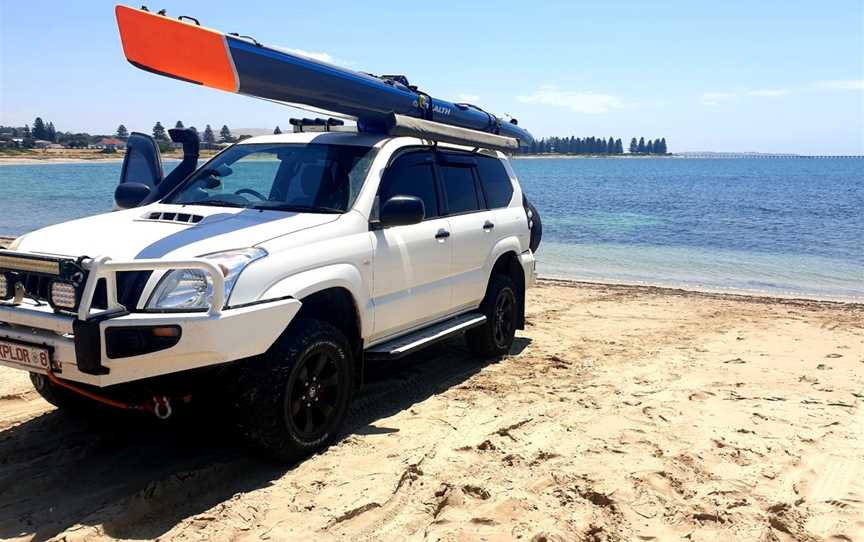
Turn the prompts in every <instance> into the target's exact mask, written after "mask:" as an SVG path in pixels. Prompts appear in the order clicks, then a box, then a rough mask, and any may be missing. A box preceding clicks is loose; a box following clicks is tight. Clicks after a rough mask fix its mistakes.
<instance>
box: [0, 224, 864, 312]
mask: <svg viewBox="0 0 864 542" xmlns="http://www.w3.org/2000/svg"><path fill="white" fill-rule="evenodd" d="M14 239H15V237H10V236H8V235H0V248H4V247H6V246H7V245H8V244H9V243H11V242H12V241H13V240H14ZM537 280H538V282H540V283H541V285H547V286H561V287H568V288H583V289H607V290H620V291H622V292H628V293H639V294H655V295H666V296H675V297H682V296H684V297H686V296H698V297H701V298H706V299H715V300H721V301H751V302H754V303H783V304H788V305H798V306H814V305H825V306H831V307H850V308H860V307H864V299H857V298H820V297H806V296H801V295H799V294H793V293H790V294H778V293H770V292H749V291H735V290H730V291H723V290H718V289H712V288H699V287H698V286H692V287H688V286H683V285H682V286H670V285H664V284H648V283H636V282H616V281H612V280H610V281H592V280H585V279H575V278H567V277H561V276H551V275H543V274H541V275H538V277H537Z"/></svg>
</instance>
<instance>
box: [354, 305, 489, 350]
mask: <svg viewBox="0 0 864 542" xmlns="http://www.w3.org/2000/svg"><path fill="white" fill-rule="evenodd" d="M485 323H486V315H484V314H480V313H479V312H469V313H468V314H463V315H461V316H457V317H455V318H451V319H449V320H445V321H443V322H441V323H440V324H434V325H431V326H429V327H424V328H423V329H419V330H417V331H414V332H413V333H409V334H408V335H403V336H402V337H398V338H396V339H393V340H391V341H387V342H385V343H381V344H378V345H375V346H373V347H372V348H370V349H368V350H366V359H369V360H376V359H377V360H381V359H399V358H402V357H405V356H407V355H408V354H413V353H414V352H417V351H418V350H422V349H423V348H425V347H427V346H429V345H431V344H434V343H437V342H439V341H443V340H444V339H447V338H449V337H452V336H453V335H456V334H457V333H463V332H465V331H467V330H469V329H471V328H474V327H477V326H482V325H483V324H485Z"/></svg>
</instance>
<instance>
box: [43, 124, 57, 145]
mask: <svg viewBox="0 0 864 542" xmlns="http://www.w3.org/2000/svg"><path fill="white" fill-rule="evenodd" d="M45 139H47V140H48V141H54V142H56V141H57V130H56V129H55V128H54V123H53V122H49V123H48V126H46V127H45Z"/></svg>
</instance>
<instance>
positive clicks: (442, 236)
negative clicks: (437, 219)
mask: <svg viewBox="0 0 864 542" xmlns="http://www.w3.org/2000/svg"><path fill="white" fill-rule="evenodd" d="M448 237H450V232H449V231H447V230H445V229H444V228H441V229H440V230H438V233H436V234H435V239H438V240H439V241H440V240H442V239H447V238H448Z"/></svg>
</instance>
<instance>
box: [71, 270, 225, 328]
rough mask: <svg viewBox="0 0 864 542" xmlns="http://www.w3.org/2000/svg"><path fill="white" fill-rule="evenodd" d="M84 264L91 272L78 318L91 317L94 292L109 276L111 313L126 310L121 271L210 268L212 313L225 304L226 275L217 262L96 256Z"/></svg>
mask: <svg viewBox="0 0 864 542" xmlns="http://www.w3.org/2000/svg"><path fill="white" fill-rule="evenodd" d="M82 266H83V267H84V268H85V269H86V270H87V271H88V273H89V275H88V276H87V283H86V284H85V285H84V290H83V292H82V293H81V301H80V303H79V306H78V319H79V320H87V319H88V318H89V317H90V311H91V309H92V304H93V294H94V293H95V292H96V285H97V284H98V283H99V279H103V278H104V279H105V287H106V288H105V289H106V292H107V297H108V308H107V311H108V312H119V311H125V310H126V307H124V306H123V305H121V304H120V303H119V302H118V301H117V273H118V272H121V271H162V270H169V269H171V270H174V269H199V270H201V271H206V272H207V274H208V275H210V279H211V280H212V281H213V294H212V295H211V296H210V299H209V303H210V309H209V313H210V314H211V315H218V314H219V313H220V312H222V308H223V307H224V306H225V277H224V276H223V275H222V271H221V270H220V269H219V267H217V266H216V264H214V263H213V262H210V261H207V260H204V259H201V258H197V259H188V260H156V259H147V260H132V261H128V262H122V261H121V262H115V261H111V259H110V258H107V257H102V258H94V259H92V260H85V261H84V262H82Z"/></svg>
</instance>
